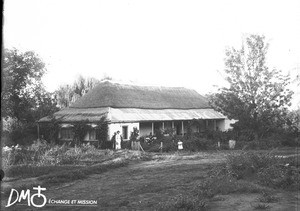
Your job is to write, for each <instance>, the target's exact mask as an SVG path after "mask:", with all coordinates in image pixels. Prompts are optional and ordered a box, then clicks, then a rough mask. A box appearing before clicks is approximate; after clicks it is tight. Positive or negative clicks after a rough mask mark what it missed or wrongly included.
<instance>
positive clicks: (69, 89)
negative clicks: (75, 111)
mask: <svg viewBox="0 0 300 211" xmlns="http://www.w3.org/2000/svg"><path fill="white" fill-rule="evenodd" d="M99 82H100V81H99V80H97V79H95V78H84V77H82V76H79V77H78V79H77V80H76V81H75V82H74V83H73V84H72V85H64V86H60V87H59V89H58V90H56V92H55V93H56V96H57V101H58V105H59V107H61V108H65V107H68V106H70V105H71V104H72V103H73V102H74V101H76V100H77V99H78V98H80V97H82V96H83V95H85V94H86V93H87V92H88V91H89V90H90V89H92V88H94V87H95V86H96V85H97V84H98V83H99Z"/></svg>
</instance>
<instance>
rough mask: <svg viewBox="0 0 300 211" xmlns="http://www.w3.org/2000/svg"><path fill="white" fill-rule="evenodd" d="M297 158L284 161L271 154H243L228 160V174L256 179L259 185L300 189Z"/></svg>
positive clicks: (228, 157) (239, 177)
mask: <svg viewBox="0 0 300 211" xmlns="http://www.w3.org/2000/svg"><path fill="white" fill-rule="evenodd" d="M298 165H299V163H298V161H297V159H295V158H286V159H282V158H280V157H276V156H275V155H273V154H272V151H270V152H269V153H265V154H262V153H258V152H242V153H239V154H232V155H229V156H227V159H226V167H225V171H224V172H226V174H228V175H231V176H233V177H235V178H237V179H248V178H255V179H256V180H257V181H258V183H259V184H262V185H265V186H268V187H272V188H282V189H297V190H298V189H299V184H300V172H299V171H298Z"/></svg>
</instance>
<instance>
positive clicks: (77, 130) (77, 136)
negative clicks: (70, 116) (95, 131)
mask: <svg viewBox="0 0 300 211" xmlns="http://www.w3.org/2000/svg"><path fill="white" fill-rule="evenodd" d="M88 122H89V121H88V120H84V121H79V122H76V123H74V128H73V131H74V142H75V144H81V143H82V142H83V140H84V136H85V135H86V133H87V131H88V130H89V129H90V126H89V125H88Z"/></svg>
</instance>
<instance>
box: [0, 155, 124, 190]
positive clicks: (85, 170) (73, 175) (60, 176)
mask: <svg viewBox="0 0 300 211" xmlns="http://www.w3.org/2000/svg"><path fill="white" fill-rule="evenodd" d="M126 165H128V161H127V160H118V161H111V162H109V163H106V164H97V165H93V166H87V167H80V168H79V169H74V167H73V168H72V169H64V170H60V171H58V170H59V169H56V171H54V172H51V173H48V174H46V175H42V176H39V177H38V178H37V181H35V180H34V181H33V182H31V183H30V182H29V183H27V184H22V185H20V186H17V187H13V188H14V189H16V190H23V189H24V188H25V189H28V188H32V187H33V186H35V184H36V183H38V184H39V185H42V186H44V187H49V186H51V185H53V184H56V185H58V184H61V183H65V182H72V181H75V180H79V179H85V178H87V177H88V176H89V175H91V174H102V173H104V172H107V171H109V170H112V169H116V168H120V167H124V166H126ZM61 167H63V166H60V167H59V168H61ZM61 169H62V168H61ZM47 170H49V169H47ZM43 173H46V172H45V171H43ZM10 189H11V187H7V188H5V189H4V195H8V194H9V193H10Z"/></svg>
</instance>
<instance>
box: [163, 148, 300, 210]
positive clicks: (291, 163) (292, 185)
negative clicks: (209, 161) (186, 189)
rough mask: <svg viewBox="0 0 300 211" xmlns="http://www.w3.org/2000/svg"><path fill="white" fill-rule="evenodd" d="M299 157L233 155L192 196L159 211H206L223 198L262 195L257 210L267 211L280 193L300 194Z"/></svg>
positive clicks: (256, 154) (175, 199) (254, 153)
mask: <svg viewBox="0 0 300 211" xmlns="http://www.w3.org/2000/svg"><path fill="white" fill-rule="evenodd" d="M298 168H299V161H298V159H297V158H296V157H287V158H282V157H279V156H277V155H274V154H273V153H272V151H271V152H269V153H267V154H265V153H259V152H251V151H250V152H244V151H242V152H241V153H238V154H230V155H228V156H227V158H226V161H225V163H222V164H219V165H216V166H214V167H213V168H212V170H211V171H210V173H209V174H208V176H207V177H206V178H205V179H203V180H202V181H201V182H200V183H199V184H198V185H197V187H195V188H194V190H193V191H191V194H190V195H189V196H183V195H178V196H175V197H173V198H171V199H170V200H168V201H166V202H164V203H161V204H160V205H159V210H206V208H207V207H208V206H209V202H211V201H218V200H223V198H222V197H221V196H222V195H228V194H236V193H239V194H250V193H259V194H260V195H261V196H260V197H259V198H258V203H257V204H254V205H253V209H267V208H269V207H270V206H269V203H275V202H278V201H279V200H280V198H278V197H276V196H275V194H276V191H278V190H279V191H286V190H288V191H299V190H300V172H299V170H298Z"/></svg>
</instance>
